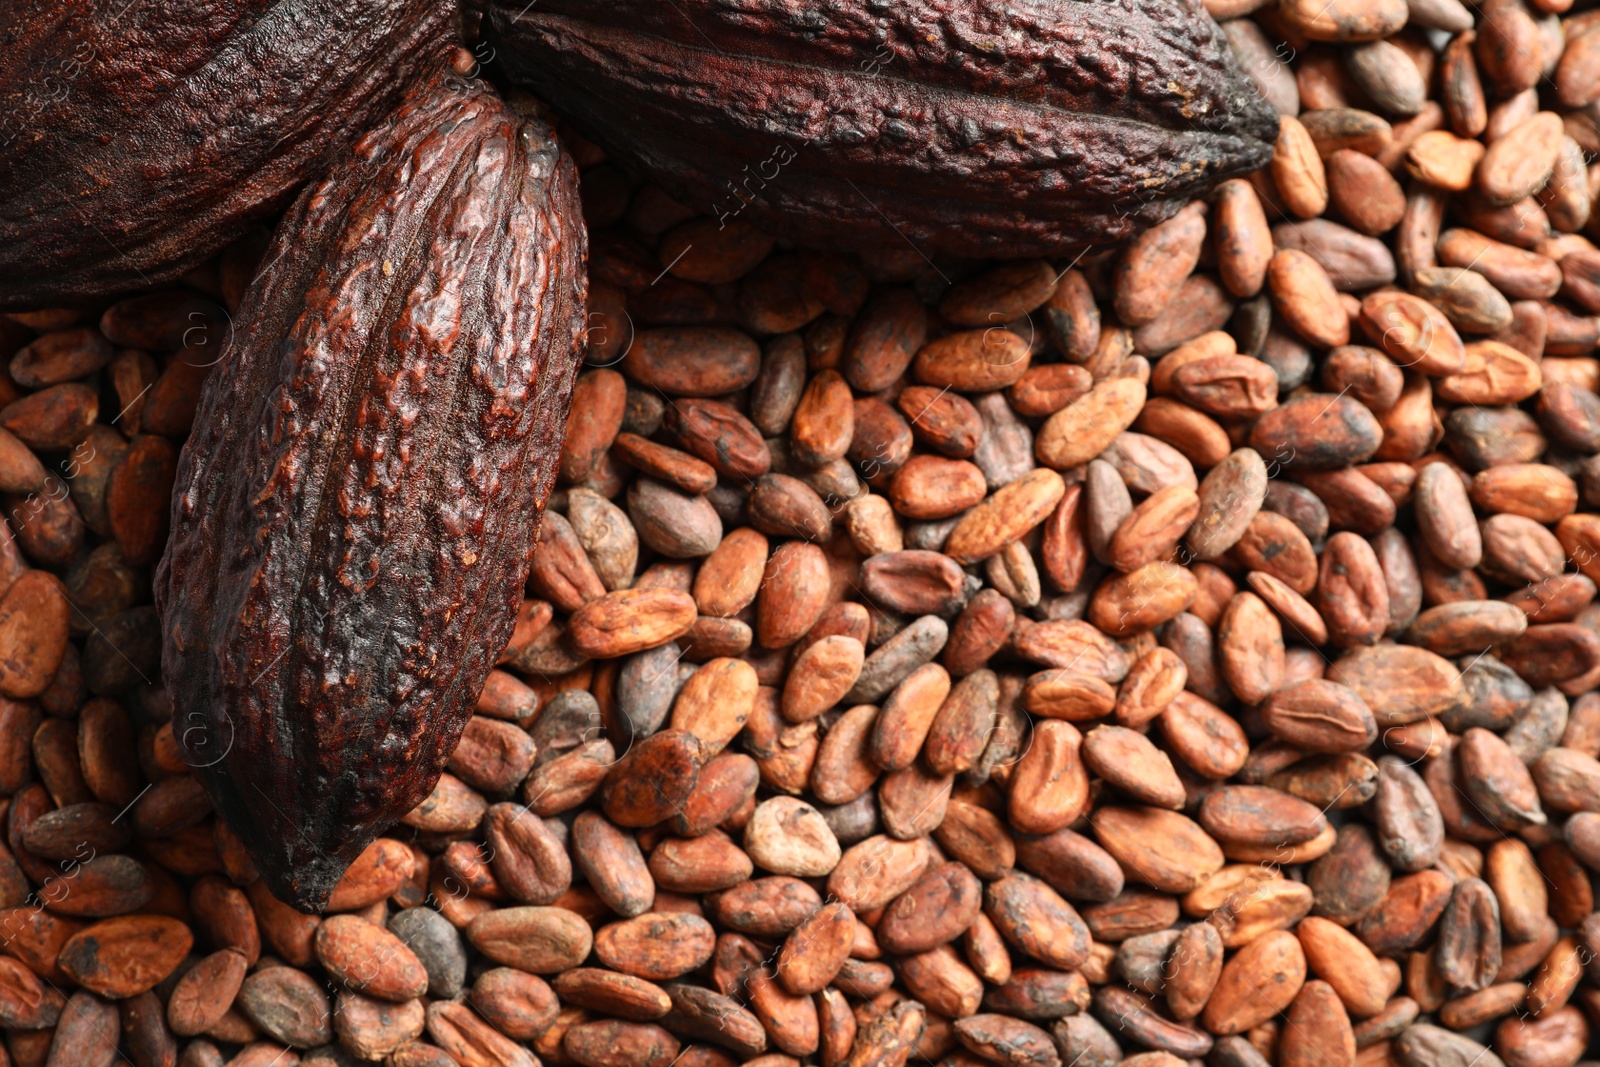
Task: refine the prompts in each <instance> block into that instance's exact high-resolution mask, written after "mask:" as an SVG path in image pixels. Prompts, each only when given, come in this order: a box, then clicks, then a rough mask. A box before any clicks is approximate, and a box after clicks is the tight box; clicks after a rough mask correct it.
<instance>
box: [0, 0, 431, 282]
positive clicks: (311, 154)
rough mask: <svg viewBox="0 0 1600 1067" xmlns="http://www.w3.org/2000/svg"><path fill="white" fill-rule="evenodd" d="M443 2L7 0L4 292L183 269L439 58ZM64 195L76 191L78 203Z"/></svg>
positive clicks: (315, 167) (316, 171) (300, 178)
mask: <svg viewBox="0 0 1600 1067" xmlns="http://www.w3.org/2000/svg"><path fill="white" fill-rule="evenodd" d="M452 10H453V5H452V4H450V3H447V2H445V0H363V2H362V3H357V4H349V3H340V2H338V0H287V2H285V0H240V2H238V3H227V4H224V3H216V2H214V0H160V2H156V3H136V4H130V3H127V2H126V0H19V2H16V3H10V4H6V5H4V6H3V7H0V41H5V42H6V45H5V48H4V49H3V50H0V116H3V118H0V234H3V235H4V237H5V239H4V240H0V308H25V307H28V306H30V305H37V304H39V303H43V302H47V301H81V300H86V299H90V298H94V297H99V296H104V295H107V294H111V293H116V292H120V291H122V290H125V289H131V288H134V287H136V286H145V285H149V284H150V283H151V282H153V281H165V280H167V279H169V278H176V277H178V276H179V275H181V274H183V273H184V272H186V271H188V270H189V269H191V268H193V267H194V266H196V265H197V264H199V263H200V262H202V261H203V260H205V259H206V258H207V257H208V256H210V255H212V254H213V253H215V252H216V251H217V250H218V249H220V248H222V247H223V246H224V245H226V244H228V243H229V242H230V241H232V240H233V239H234V238H235V237H238V236H239V235H240V234H241V233H243V232H244V231H245V229H246V228H247V227H248V226H250V225H251V224H253V223H256V222H260V221H262V220H263V219H266V218H269V217H270V216H272V215H273V214H275V213H276V212H278V211H281V210H282V209H283V208H284V207H285V206H286V205H287V204H288V202H289V200H290V198H292V197H293V196H294V194H295V192H296V190H298V189H299V188H300V186H301V185H303V184H304V183H305V182H306V181H307V180H308V179H310V178H313V177H317V176H319V175H320V174H321V173H322V172H323V170H324V169H325V167H326V164H327V163H328V160H329V156H330V152H331V151H334V150H339V149H342V148H343V146H345V145H347V144H348V143H349V142H351V141H352V140H354V139H355V138H356V137H358V136H360V135H361V134H362V133H364V132H365V131H366V130H368V129H369V128H371V126H372V125H373V123H374V122H375V121H376V120H377V119H379V118H380V117H381V116H383V115H384V114H385V113H386V112H388V111H389V110H390V109H392V108H393V107H394V106H395V104H396V103H397V102H398V101H399V99H400V94H401V92H402V91H403V87H404V86H405V85H406V84H407V83H408V82H410V81H413V80H415V78H416V77H417V75H418V74H419V73H420V72H421V71H422V70H425V69H427V65H428V64H429V63H430V61H431V63H433V64H437V63H439V62H441V61H442V60H443V58H444V49H445V48H446V47H447V46H448V43H449V40H450V18H451V12H452ZM67 205H70V207H68V206H67Z"/></svg>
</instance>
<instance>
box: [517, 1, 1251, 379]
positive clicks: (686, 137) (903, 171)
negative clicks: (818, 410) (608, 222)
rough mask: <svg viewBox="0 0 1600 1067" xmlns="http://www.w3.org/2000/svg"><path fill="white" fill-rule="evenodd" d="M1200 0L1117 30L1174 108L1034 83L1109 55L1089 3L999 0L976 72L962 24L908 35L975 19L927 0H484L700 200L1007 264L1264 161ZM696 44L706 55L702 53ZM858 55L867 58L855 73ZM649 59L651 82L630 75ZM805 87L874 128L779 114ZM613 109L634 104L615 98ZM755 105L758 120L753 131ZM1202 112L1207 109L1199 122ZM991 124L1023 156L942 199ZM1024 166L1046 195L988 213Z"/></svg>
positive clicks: (1160, 215) (1148, 213)
mask: <svg viewBox="0 0 1600 1067" xmlns="http://www.w3.org/2000/svg"><path fill="white" fill-rule="evenodd" d="M1195 11H1196V9H1189V8H1185V7H1182V6H1178V5H1173V6H1167V5H1157V6H1155V7H1149V6H1141V7H1138V8H1136V9H1129V10H1128V11H1126V12H1125V17H1126V18H1127V19H1129V20H1130V24H1129V25H1128V26H1125V27H1123V30H1125V31H1127V35H1126V36H1125V37H1124V36H1120V35H1119V40H1120V41H1121V42H1122V43H1121V44H1120V45H1119V46H1118V47H1123V48H1130V49H1132V52H1131V53H1130V55H1129V58H1128V60H1127V61H1128V62H1136V63H1137V64H1138V65H1140V66H1141V67H1145V66H1147V67H1149V69H1151V70H1155V71H1162V72H1165V73H1170V74H1172V75H1173V76H1175V77H1178V78H1179V79H1180V80H1181V81H1182V83H1183V85H1184V87H1185V88H1184V92H1185V93H1186V94H1188V96H1189V99H1184V100H1183V102H1182V104H1181V105H1179V104H1178V103H1177V102H1176V100H1175V99H1174V98H1173V97H1170V96H1168V95H1165V94H1151V95H1149V96H1145V95H1144V94H1142V93H1141V94H1137V95H1136V96H1134V97H1130V96H1128V95H1127V93H1126V92H1125V91H1124V88H1123V85H1122V81H1121V78H1120V76H1115V77H1107V76H1104V75H1102V76H1099V77H1090V78H1082V77H1078V76H1076V75H1075V76H1073V77H1071V78H1066V77H1061V76H1059V75H1054V74H1051V75H1047V76H1046V77H1045V79H1044V80H1042V81H1039V80H1036V78H1035V72H1036V71H1041V70H1042V71H1054V70H1057V69H1060V70H1062V71H1065V70H1067V69H1069V68H1071V67H1072V66H1073V65H1074V61H1073V60H1072V59H1071V58H1070V57H1071V56H1072V55H1074V54H1077V53H1078V52H1079V51H1080V50H1087V51H1089V52H1092V51H1095V50H1096V49H1098V48H1100V47H1102V44H1101V43H1099V42H1102V41H1104V40H1105V39H1106V37H1105V28H1104V27H1103V26H1102V25H1101V24H1100V23H1099V20H1098V18H1097V17H1096V14H1095V12H1094V9H1093V8H1091V7H1079V6H1076V5H1069V6H1068V7H1066V8H1062V9H1060V10H1058V11H1052V12H1051V13H1050V15H1049V17H1048V18H1046V17H1044V16H1043V14H1042V13H1037V12H1030V11H1029V10H1027V9H1026V8H1022V7H1017V6H1014V5H1013V6H1010V7H1007V8H1006V9H1005V10H1004V12H1003V16H1002V17H1003V18H1004V20H1005V21H1006V23H1007V25H1008V26H1010V31H1009V32H1010V33H1011V34H1012V37H1013V41H1014V45H1013V47H1011V48H1008V49H1007V50H1006V51H1005V52H1004V54H1003V57H997V56H993V55H991V56H990V57H989V58H987V59H985V61H984V63H983V64H982V66H983V67H984V68H985V69H984V72H983V73H982V74H981V75H980V74H979V73H978V68H977V66H974V65H972V64H971V63H970V62H969V59H970V57H964V56H963V52H964V46H957V45H955V41H957V40H959V39H962V38H964V37H965V36H966V35H967V34H968V33H969V32H975V31H976V25H974V26H973V27H972V29H971V30H968V29H958V30H955V31H954V32H953V33H952V35H951V36H950V37H949V38H947V39H946V42H947V43H946V44H944V45H943V46H940V47H935V48H932V49H925V48H924V47H923V46H922V45H921V44H913V43H912V42H920V41H921V40H922V36H921V31H920V30H919V29H918V27H920V26H922V25H924V24H925V23H927V22H928V21H929V20H934V21H937V20H939V19H941V18H952V19H955V20H956V22H957V24H963V25H964V24H965V23H966V21H967V20H968V18H969V13H967V12H965V11H964V10H960V9H956V8H949V9H947V8H946V7H945V6H944V5H942V4H940V3H936V2H932V0H929V2H927V3H923V4H919V5H915V6H913V7H911V8H905V9H895V10H893V11H884V12H879V11H877V10H875V9H872V8H870V7H869V6H867V5H852V6H850V7H846V8H842V9H840V10H838V11H837V12H833V13H831V14H830V15H829V16H828V17H827V18H826V19H824V20H823V21H822V22H821V23H819V24H818V25H817V26H809V25H808V26H806V27H804V28H802V27H801V26H800V25H799V24H797V23H795V22H793V21H791V20H789V19H787V18H783V17H778V16H777V15H776V13H773V14H771V15H763V16H759V17H746V16H744V15H741V16H739V17H734V16H733V15H732V14H731V13H725V12H722V11H720V10H718V9H717V8H715V7H714V6H710V5H702V4H699V3H697V4H696V5H695V6H694V9H693V12H692V13H691V14H690V16H689V18H690V21H687V22H686V21H684V20H683V19H682V18H681V17H679V16H678V15H677V14H676V13H672V12H663V11H660V10H658V9H656V8H654V7H652V6H651V5H649V4H642V3H637V2H635V0H616V2H614V3H611V4H608V5H607V6H605V7H603V8H596V7H594V6H593V5H588V6H580V5H575V4H566V3H560V4H556V5H555V6H554V7H546V6H541V7H539V8H538V9H537V10H535V11H526V10H522V9H521V5H519V4H515V3H510V2H507V3H503V4H496V5H494V6H493V7H492V8H491V9H490V14H489V25H490V27H491V28H492V30H493V31H494V32H495V34H496V35H497V37H498V40H499V42H500V45H501V47H500V49H499V51H500V54H501V56H502V57H503V58H505V59H506V61H507V63H508V67H509V69H510V71H511V73H512V75H513V76H514V77H515V78H516V79H517V80H519V81H521V82H524V83H525V84H527V85H529V86H530V87H531V88H533V89H535V90H536V91H537V92H539V93H540V94H541V95H543V96H546V97H547V98H548V99H550V100H551V101H552V102H554V103H555V104H556V105H557V106H558V107H560V108H562V109H563V110H565V111H566V112H567V113H568V114H570V115H571V116H572V117H573V118H574V119H576V120H579V121H581V122H582V123H583V124H584V125H585V127H586V128H587V129H588V130H589V131H590V132H591V134H592V135H595V136H598V137H600V138H601V139H602V141H603V142H604V143H605V144H606V146H607V148H608V149H609V150H610V151H611V152H612V154H613V155H614V156H615V157H617V158H621V159H629V160H631V161H634V162H637V163H641V164H644V165H645V166H646V168H647V169H648V170H649V171H650V172H651V173H652V176H653V177H654V178H655V179H656V180H657V181H659V182H660V183H661V184H662V185H663V186H664V187H666V188H667V189H668V191H669V192H671V193H672V194H673V195H675V196H677V197H678V198H679V199H680V200H682V201H683V202H684V203H687V204H691V205H693V206H694V207H696V208H697V209H699V210H702V211H706V212H708V213H710V214H712V215H714V216H719V217H725V216H728V215H733V214H738V213H741V212H745V211H748V212H749V213H750V217H753V218H756V219H758V220H759V221H760V222H761V223H762V224H763V225H765V226H768V227H772V228H776V229H777V230H778V231H779V232H785V233H793V234H796V235H798V236H800V237H801V238H802V239H804V240H807V241H810V242H812V243H818V242H823V243H843V244H845V245H852V246H853V245H858V244H860V243H862V242H863V241H866V240H881V239H893V240H898V239H900V238H899V237H898V236H897V234H900V235H904V237H905V238H906V239H909V240H910V241H912V242H913V243H914V244H915V245H916V246H918V247H926V246H932V247H939V248H946V249H949V250H951V251H959V252H960V253H961V254H966V255H986V254H995V253H999V254H1003V255H1008V256H1016V255H1036V254H1042V253H1049V252H1057V251H1061V250H1062V249H1063V248H1064V247H1070V246H1075V245H1076V246H1081V245H1084V244H1101V243H1106V242H1108V241H1114V240H1118V239H1121V238H1123V237H1126V236H1129V235H1131V234H1132V233H1134V232H1135V228H1136V227H1138V226H1144V225H1148V224H1150V223H1154V222H1158V221H1160V220H1161V219H1164V218H1166V217H1167V216H1168V215H1170V214H1172V212H1173V211H1174V210H1175V209H1176V208H1177V207H1178V206H1179V204H1180V203H1181V200H1182V199H1183V198H1185V197H1187V196H1190V195H1192V194H1194V193H1195V192H1197V191H1198V190H1200V189H1203V188H1206V187H1208V186H1209V185H1211V184H1213V183H1214V182H1216V181H1219V180H1221V179H1223V178H1227V177H1230V176H1232V175H1234V174H1240V173H1244V172H1246V171H1249V170H1253V169H1255V168H1256V167H1259V166H1261V165H1262V164H1263V163H1264V162H1265V161H1266V158H1267V155H1268V152H1269V146H1270V143H1271V142H1272V141H1273V140H1274V139H1275V138H1276V135H1277V128H1276V125H1275V117H1274V115H1273V113H1272V109H1271V108H1270V107H1269V106H1267V104H1266V103H1265V101H1264V100H1262V99H1261V98H1260V97H1259V96H1258V95H1257V94H1256V93H1255V92H1253V91H1252V90H1251V89H1249V88H1248V84H1247V82H1246V79H1245V77H1244V75H1243V74H1242V73H1241V72H1240V71H1239V69H1238V68H1237V67H1236V66H1235V64H1234V63H1233V61H1232V59H1231V54H1230V53H1229V52H1228V50H1227V49H1226V48H1225V47H1221V41H1220V39H1219V38H1218V37H1217V36H1216V35H1215V34H1214V31H1212V30H1211V29H1210V28H1209V27H1204V26H1203V25H1202V21H1201V20H1200V19H1197V18H1196V14H1195ZM830 23H831V24H832V25H831V27H830ZM824 30H826V32H825V33H823V32H822V31H824ZM819 33H822V35H821V36H819ZM902 35H904V37H903V38H902ZM824 36H826V37H827V38H829V42H828V43H824V40H823V37H824ZM976 39H977V38H973V40H976ZM708 41H710V42H712V52H711V53H710V54H709V57H708V56H706V55H702V54H701V50H702V49H704V48H705V46H706V42H708ZM1069 41H1071V42H1072V43H1071V44H1069V43H1068V42H1069ZM846 42H855V44H854V45H846ZM857 48H862V49H865V54H867V55H875V56H876V58H874V59H872V60H871V61H870V62H869V63H868V64H867V65H865V66H863V65H861V64H860V59H859V57H857V56H855V54H854V53H855V52H856V50H857ZM874 49H876V50H877V51H876V52H874ZM1134 55H1137V57H1138V58H1137V60H1135V59H1133V56H1134ZM957 60H961V61H960V62H957ZM879 67H892V68H893V69H895V70H896V72H897V78H896V80H895V81H894V83H893V84H892V85H891V84H890V83H888V82H886V81H884V80H883V79H879V78H876V77H875V76H874V75H875V74H876V72H877V70H878V69H879ZM646 68H649V69H652V70H655V71H658V72H659V74H658V75H657V76H653V77H651V78H649V79H644V78H634V77H632V76H631V75H629V74H628V73H626V72H631V71H637V70H643V69H646ZM1179 71H1181V72H1182V73H1181V74H1179V73H1178V72H1179ZM1107 74H1109V72H1107ZM1024 85H1026V86H1027V88H1026V89H1024V88H1023V87H1024ZM951 90H956V91H958V92H961V93H963V94H965V95H963V96H962V98H961V99H962V101H963V102H962V105H961V113H960V114H959V115H958V116H952V117H951V120H950V122H948V123H944V122H941V123H940V124H938V125H936V126H930V127H928V128H926V129H920V128H918V124H917V123H916V122H911V121H909V120H908V119H907V118H904V117H902V118H899V119H891V118H890V116H891V115H898V116H911V115H915V114H919V113H926V112H924V111H923V108H924V107H925V105H926V102H927V101H928V100H931V99H934V98H939V99H943V98H944V97H943V94H945V93H947V92H949V91H951ZM799 96H803V97H807V98H811V99H816V100H843V99H852V100H859V101H860V104H859V108H860V113H861V114H863V115H868V114H870V115H875V116H878V117H877V118H875V119H871V120H868V121H869V124H870V127H871V128H870V129H868V130H860V131H856V132H855V133H854V134H853V135H851V136H849V137H841V138H837V139H836V138H835V137H833V136H832V135H831V134H823V132H822V131H823V130H824V129H825V128H826V127H827V126H828V125H829V124H830V122H831V120H830V119H828V118H827V116H826V115H825V114H824V113H823V112H821V111H817V112H809V111H808V110H807V109H799V110H795V111H792V112H791V111H789V110H787V109H783V108H775V107H774V106H773V104H774V103H775V101H776V100H777V99H778V98H779V97H785V98H791V99H792V98H795V97H799ZM621 99H626V100H627V101H628V103H627V106H626V107H622V108H618V107H616V106H614V103H613V102H614V101H618V100H621ZM758 115H759V116H765V118H763V119H762V120H761V122H760V124H759V125H753V124H752V123H753V121H754V117H755V116H758ZM1202 115H1203V116H1208V118H1207V120H1206V121H1204V122H1201V123H1196V122H1194V121H1193V120H1194V118H1195V117H1196V116H1202ZM771 123H776V124H777V125H772V124H771ZM991 124H992V126H991ZM991 128H992V129H993V130H994V131H995V132H993V133H989V132H986V130H989V129H991ZM1002 128H1003V129H1006V130H1011V129H1027V130H1031V131H1036V133H1034V134H1030V135H1028V136H1026V137H1025V138H1024V141H1025V142H1026V143H1027V144H1029V145H1030V146H1032V145H1034V144H1035V143H1037V146H1038V147H1030V148H1029V149H1027V150H1026V151H1025V152H1023V153H1022V154H1021V155H1020V156H1018V157H1017V158H1016V161H1015V163H1014V164H1011V165H1008V166H1006V167H1000V168H997V169H995V170H994V171H993V172H992V173H989V174H985V175H983V176H982V177H979V176H976V175H972V174H971V173H970V172H969V173H968V174H967V177H966V178H965V179H964V180H963V181H962V182H961V183H960V185H959V192H957V191H956V187H954V186H953V185H952V183H951V178H952V176H953V174H954V172H955V169H956V168H959V167H961V166H962V165H961V163H960V160H962V159H964V158H967V157H968V156H970V155H971V154H972V153H974V152H978V151H988V150H989V149H985V148H981V147H980V146H982V145H985V144H986V143H989V142H990V139H991V138H992V137H999V136H1000V135H999V132H998V131H999V130H1001V129H1002ZM958 129H959V130H961V131H964V132H962V133H960V134H959V135H958V134H956V132H955V131H957V130H958ZM1035 137H1037V138H1039V140H1038V141H1037V142H1035V140H1034V138H1035ZM1007 138H1008V139H1007V141H1006V143H1007V144H1008V145H1009V146H1011V148H1012V149H1014V147H1015V144H1016V142H1012V141H1010V140H1009V134H1008V135H1007ZM1056 138H1064V139H1065V140H1062V142H1061V143H1062V144H1063V145H1064V144H1067V143H1069V142H1070V143H1071V144H1072V145H1073V149H1072V155H1071V161H1070V162H1069V163H1066V164H1065V165H1063V164H1062V157H1060V156H1059V155H1056V156H1054V157H1053V158H1051V157H1047V156H1046V155H1044V154H1043V153H1044V152H1046V151H1049V150H1047V149H1045V148H1044V146H1045V145H1046V144H1048V143H1051V142H1052V141H1054V140H1055V139H1056ZM774 141H776V144H777V147H776V149H775V150H774V151H773V152H772V155H771V158H769V159H768V160H767V161H766V162H765V163H764V164H762V165H761V166H760V167H759V168H758V169H759V170H761V171H762V172H763V173H762V175H761V179H760V180H758V181H756V182H752V183H747V186H748V191H745V192H741V193H739V195H737V196H735V197H730V195H729V192H728V190H727V188H726V185H727V178H726V176H727V175H737V174H739V173H741V168H742V167H743V166H744V165H745V163H746V162H747V160H746V159H744V158H743V156H744V155H745V154H746V153H745V151H744V149H745V147H746V146H748V145H750V144H753V143H761V144H771V143H773V142H774ZM902 144H903V145H904V146H906V147H905V148H904V149H902V148H899V147H895V146H899V145H902ZM913 144H914V145H917V146H919V147H918V148H917V149H916V150H915V151H914V152H913V151H910V150H909V148H910V146H911V145H913ZM999 144H1000V141H994V142H993V144H992V145H991V147H993V148H997V147H998V146H999ZM1113 146H1114V147H1113ZM1130 159H1138V160H1139V163H1138V164H1137V165H1133V166H1130V165H1129V162H1128V161H1129V160H1130ZM1180 160H1181V161H1182V162H1181V163H1180ZM1201 160H1203V161H1204V165H1197V162H1198V161H1201ZM1013 166H1014V167H1016V168H1020V169H1017V170H1015V171H1013V169H1012V167H1013ZM1036 168H1043V169H1045V170H1047V171H1048V172H1049V173H1051V174H1052V175H1053V178H1052V180H1050V181H1049V182H1042V183H1041V182H1033V187H1034V188H1036V189H1037V190H1038V191H1039V192H1040V193H1041V194H1042V195H1040V196H1037V197H1035V198H1034V199H1033V200H1032V201H1031V203H1030V204H1029V209H1028V211H1027V212H1023V213H1017V212H1012V211H1009V210H1006V211H997V210H995V206H998V204H999V202H1000V201H1001V200H1002V198H1004V197H1005V195H1006V194H1007V192H1008V191H1009V190H1011V189H1012V188H1013V182H1014V180H1016V178H1015V175H1020V174H1021V173H1023V171H1024V170H1034V169H1036ZM1135 172H1138V173H1139V174H1141V175H1143V177H1140V178H1135V177H1134V174H1135ZM780 173H781V174H782V175H783V180H781V181H779V180H776V179H777V176H778V175H779V174H780ZM847 174H850V175H853V177H850V178H847V177H846V176H845V175H847ZM1030 181H1032V179H1030ZM1150 189H1159V190H1160V195H1157V196H1152V195H1150V193H1149V191H1148V190H1150ZM991 205H994V206H991ZM847 376H848V375H847Z"/></svg>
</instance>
